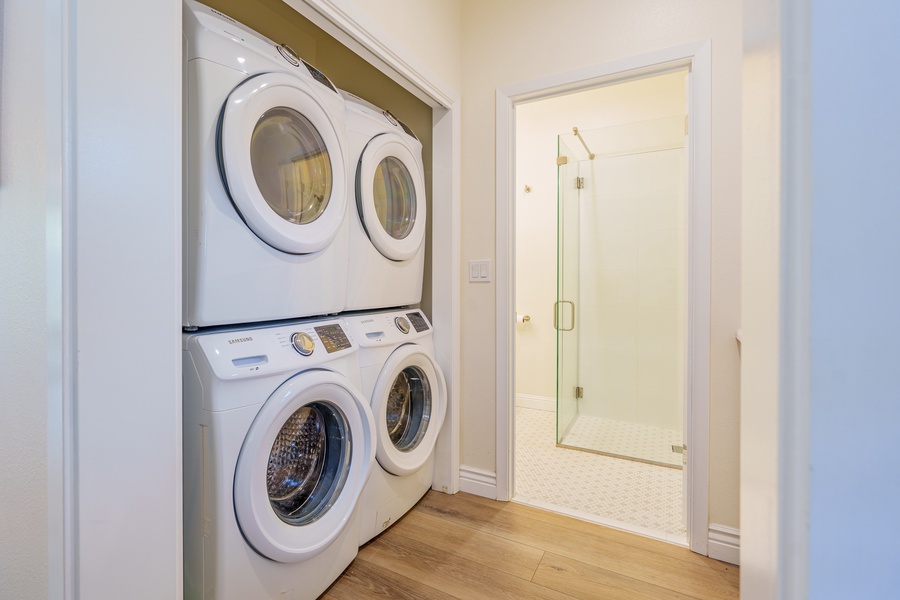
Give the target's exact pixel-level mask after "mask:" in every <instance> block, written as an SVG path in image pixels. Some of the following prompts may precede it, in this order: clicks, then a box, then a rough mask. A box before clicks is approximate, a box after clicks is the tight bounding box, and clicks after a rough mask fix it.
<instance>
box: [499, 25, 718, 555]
mask: <svg viewBox="0 0 900 600" xmlns="http://www.w3.org/2000/svg"><path fill="white" fill-rule="evenodd" d="M680 65H690V66H691V78H690V90H689V93H690V105H689V114H690V115H691V118H690V120H689V127H690V131H689V135H690V139H691V156H690V158H691V160H690V164H691V169H692V172H691V174H690V181H691V184H692V187H691V190H690V206H691V208H690V211H691V212H690V217H689V218H690V228H691V232H690V239H691V247H690V249H689V252H690V254H689V256H690V258H689V260H690V269H689V270H690V277H691V283H690V288H691V303H690V304H689V305H690V306H691V307H692V310H693V314H692V315H691V319H690V321H691V325H690V327H691V329H690V336H689V337H690V344H691V345H690V352H689V365H688V368H689V369H690V372H691V378H690V379H691V383H690V385H691V388H690V390H691V394H690V396H689V398H688V401H687V402H686V406H685V410H686V411H688V414H689V415H690V421H689V423H688V425H689V427H688V428H686V430H685V440H686V442H687V444H688V446H689V453H688V461H689V462H688V465H687V468H686V472H685V476H686V481H687V485H686V490H685V496H686V498H685V499H686V506H688V507H690V509H689V511H688V515H687V518H688V537H689V540H690V547H691V550H693V551H694V552H697V553H699V554H704V555H705V554H707V546H708V537H707V529H708V523H709V522H708V519H709V498H708V494H709V328H710V322H709V320H710V301H709V297H710V206H711V167H710V164H711V153H712V151H711V121H712V116H711V101H710V100H711V78H712V73H711V53H710V43H709V41H701V42H695V43H691V44H684V45H681V46H676V47H674V48H669V49H665V50H659V51H656V52H652V53H649V54H644V55H641V56H635V57H629V58H625V59H620V60H615V61H610V62H607V63H603V64H601V65H596V66H592V67H588V68H584V69H579V70H576V71H570V72H567V73H560V74H557V75H552V76H549V77H545V78H541V79H536V80H531V81H527V82H523V83H517V84H514V85H511V86H507V87H504V88H501V89H498V90H497V95H496V127H497V134H496V140H497V148H496V174H497V180H496V197H497V208H496V240H497V242H496V247H497V264H496V276H497V283H496V286H497V287H496V303H497V304H496V322H497V387H496V396H497V405H496V427H497V429H496V431H497V439H496V448H495V451H496V456H497V498H498V499H499V500H509V499H510V496H511V493H512V489H513V460H514V457H513V452H512V448H513V440H514V419H513V418H512V410H513V402H512V395H513V393H514V390H515V385H514V381H515V379H514V377H515V372H514V369H515V367H514V365H515V351H514V347H513V346H514V337H513V322H512V318H513V315H515V306H514V300H515V298H514V290H515V281H514V268H513V264H514V260H515V236H514V224H515V203H514V202H513V196H512V193H511V190H512V189H513V187H514V186H513V179H514V177H515V167H514V165H513V163H512V161H513V158H514V156H515V140H514V136H515V131H514V118H515V106H516V105H517V104H521V103H525V102H530V101H535V100H540V99H545V98H550V97H554V96H559V95H562V94H566V93H571V92H574V91H579V90H585V89H590V88H594V87H597V86H599V85H607V84H610V83H614V82H617V81H624V80H628V79H632V78H634V77H639V76H646V75H649V74H653V73H660V72H665V71H667V70H669V69H671V68H673V67H675V66H680Z"/></svg>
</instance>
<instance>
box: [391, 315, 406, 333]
mask: <svg viewBox="0 0 900 600" xmlns="http://www.w3.org/2000/svg"><path fill="white" fill-rule="evenodd" d="M394 325H396V326H397V329H399V330H400V332H401V333H409V319H407V318H406V317H396V318H395V319H394Z"/></svg>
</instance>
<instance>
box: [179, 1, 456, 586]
mask: <svg viewBox="0 0 900 600" xmlns="http://www.w3.org/2000/svg"><path fill="white" fill-rule="evenodd" d="M183 6H184V10H183V23H184V61H185V62H184V115H185V132H184V139H185V148H184V160H185V171H184V181H185V190H184V215H183V220H184V236H183V237H184V249H183V255H184V268H183V273H184V285H183V290H184V297H183V307H184V310H183V322H182V326H183V330H184V332H185V333H184V336H183V371H184V538H185V548H184V550H185V558H184V572H185V598H189V599H193V598H204V599H215V600H231V599H235V600H237V599H240V600H255V599H269V598H293V599H294V600H302V599H307V598H316V597H317V596H319V595H320V594H321V593H322V592H323V591H324V590H325V589H326V588H327V587H328V586H329V585H330V584H331V583H332V582H333V581H334V580H335V579H336V578H337V577H338V576H339V575H340V574H341V572H342V571H343V570H344V569H345V568H346V567H347V565H349V563H350V562H351V561H352V560H353V558H354V557H355V556H356V554H357V550H358V547H359V545H361V544H362V543H364V542H365V541H367V540H368V539H370V538H371V537H373V536H374V535H376V534H377V533H378V532H379V531H381V530H382V529H384V528H385V527H387V526H388V525H390V524H392V523H393V522H394V521H396V519H397V518H398V517H399V516H401V515H402V514H403V513H404V512H406V511H407V510H408V509H409V508H410V507H411V506H412V505H413V504H415V502H416V501H417V500H418V499H419V498H420V497H421V496H422V495H423V494H424V493H425V492H426V491H427V490H428V488H429V487H430V486H431V481H432V476H433V473H432V471H433V467H432V461H433V450H434V444H435V441H436V438H437V435H438V432H439V431H440V428H441V424H442V421H443V416H444V412H445V410H446V403H447V400H446V386H445V383H444V378H443V375H442V374H441V371H440V368H439V367H438V366H437V364H436V361H435V359H434V346H433V343H432V341H431V336H432V329H431V325H430V324H429V323H428V321H427V319H426V318H425V316H424V315H423V314H422V312H421V311H420V310H418V309H415V308H408V307H409V306H410V305H414V304H417V303H418V302H419V301H420V299H421V294H422V269H423V261H424V255H423V252H424V249H423V241H424V235H425V191H424V177H423V166H422V154H421V145H420V144H419V142H418V140H417V139H416V138H415V136H414V135H413V134H412V132H411V131H410V130H409V129H408V128H406V127H405V126H404V125H403V124H401V123H399V122H398V121H397V120H396V119H394V118H393V117H392V116H391V115H390V113H387V112H385V111H381V110H380V109H377V108H375V107H374V106H372V105H370V104H368V103H366V102H365V101H363V100H361V99H358V98H356V97H352V96H350V95H348V94H346V93H344V92H341V91H340V90H338V89H337V88H335V86H334V85H333V84H332V83H331V81H330V80H329V79H328V78H327V77H326V76H325V75H324V74H323V73H321V72H320V71H318V70H317V69H315V68H314V67H312V66H311V65H309V64H308V63H306V62H305V61H304V60H302V59H301V58H300V57H299V56H297V54H296V53H295V52H294V51H293V50H291V49H290V48H289V47H287V46H284V45H279V44H276V43H274V42H272V41H270V40H268V39H266V38H264V37H263V36H261V35H259V34H258V33H256V32H254V31H252V30H250V29H248V28H247V27H245V26H243V25H241V24H240V23H238V22H237V21H235V20H234V19H231V18H230V17H228V16H227V15H224V14H222V13H220V12H218V11H216V10H214V9H212V8H209V7H207V6H205V5H202V4H199V3H197V2H194V1H193V0H184V4H183ZM385 309H387V310H385ZM347 311H350V312H347Z"/></svg>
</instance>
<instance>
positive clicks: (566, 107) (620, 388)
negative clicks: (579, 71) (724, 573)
mask: <svg viewBox="0 0 900 600" xmlns="http://www.w3.org/2000/svg"><path fill="white" fill-rule="evenodd" d="M688 73H689V71H688V68H687V67H679V68H673V69H672V70H669V71H666V72H663V73H657V74H655V75H653V76H646V77H641V78H636V79H631V80H627V81H620V82H618V83H613V84H609V85H604V86H601V87H596V88H594V89H589V90H584V91H578V92H574V93H569V94H565V95H561V96H556V97H552V98H548V99H542V100H537V101H534V102H525V103H521V104H519V105H517V106H516V113H515V136H514V137H515V172H516V178H515V188H514V190H513V192H514V194H513V196H514V202H515V291H514V294H515V300H514V306H515V309H516V313H517V315H516V316H517V319H516V326H515V332H514V337H515V350H514V353H515V357H516V358H515V380H514V386H515V390H514V391H515V393H514V398H515V407H514V415H515V456H514V489H513V499H514V500H516V501H519V502H525V503H528V504H533V505H535V506H540V507H543V508H550V509H552V510H557V511H561V512H566V513H569V514H573V515H576V516H581V517H583V518H587V519H590V520H596V521H599V522H602V523H606V524H611V525H617V526H621V527H623V528H627V529H632V530H635V531H639V532H644V533H647V534H650V535H653V536H654V537H660V538H663V539H668V540H670V541H675V542H679V543H682V544H684V543H686V541H687V525H686V519H685V477H684V471H683V469H682V463H683V459H684V442H685V437H684V432H685V422H686V410H685V405H686V398H687V397H688V395H689V387H688V384H689V380H690V377H689V372H688V368H689V363H690V361H689V360H688V357H689V354H690V353H689V347H688V331H689V319H688V315H689V308H688V303H689V279H688V277H689V268H688V265H689V251H688V232H689V227H688V223H689V210H688V207H689V202H688V197H689V194H688V184H689V182H688V166H687V158H688V155H687V149H688V148H689V140H688V136H687V133H688V127H687V123H688V121H687V119H688V115H687V110H688V109H687V106H688V102H687V90H688V84H687V78H688Z"/></svg>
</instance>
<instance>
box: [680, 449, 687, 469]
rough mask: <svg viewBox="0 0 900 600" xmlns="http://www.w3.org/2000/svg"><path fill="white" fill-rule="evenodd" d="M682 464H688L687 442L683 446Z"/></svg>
mask: <svg viewBox="0 0 900 600" xmlns="http://www.w3.org/2000/svg"><path fill="white" fill-rule="evenodd" d="M681 448H682V450H681V466H685V465H687V444H682V446H681Z"/></svg>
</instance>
